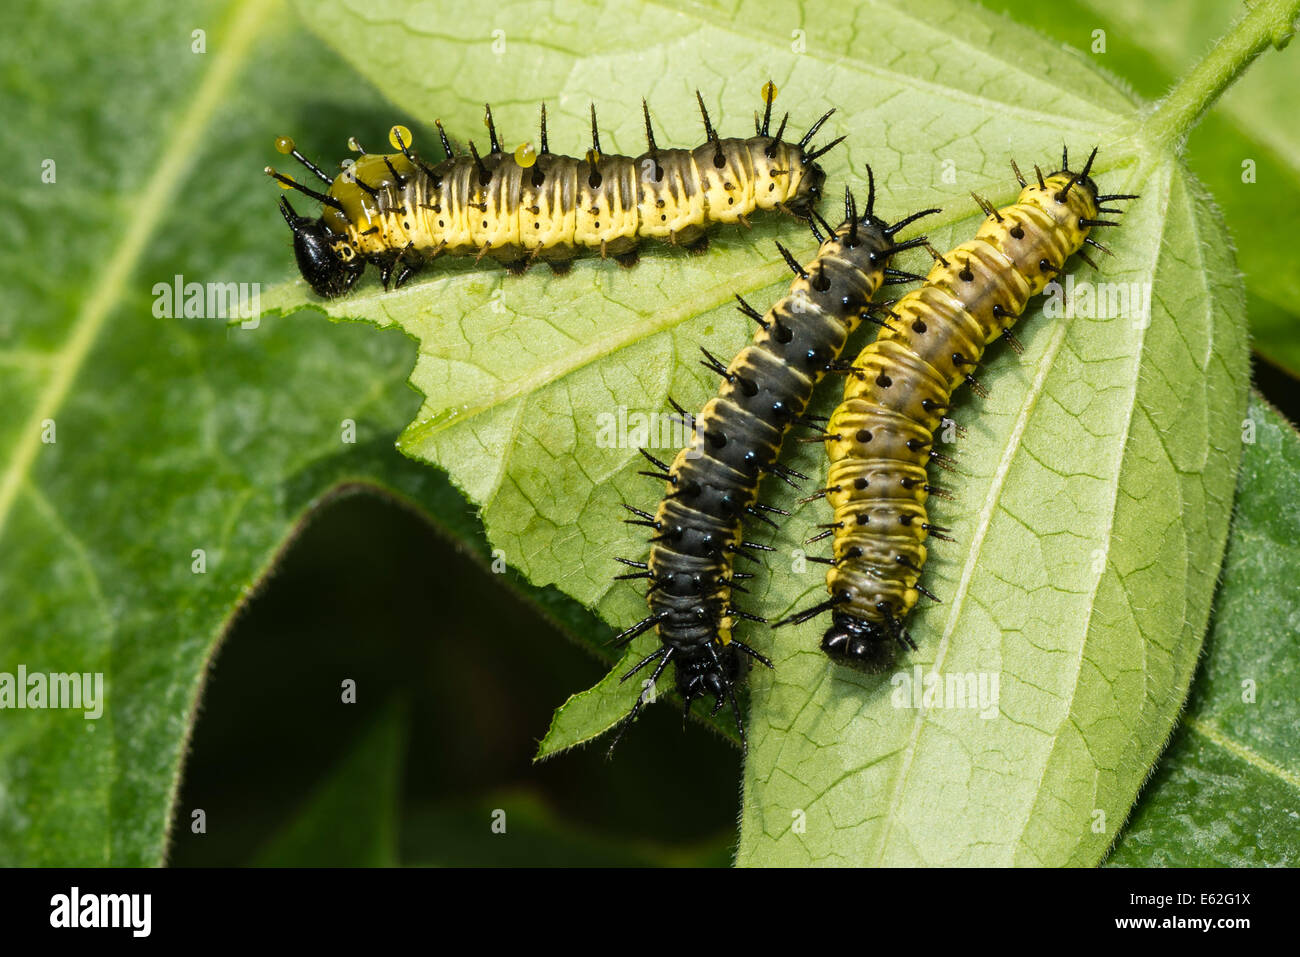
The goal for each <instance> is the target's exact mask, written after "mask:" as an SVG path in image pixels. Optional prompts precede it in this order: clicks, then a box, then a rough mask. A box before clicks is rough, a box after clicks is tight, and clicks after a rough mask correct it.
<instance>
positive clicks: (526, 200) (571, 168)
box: [266, 82, 843, 298]
mask: <svg viewBox="0 0 1300 957" xmlns="http://www.w3.org/2000/svg"><path fill="white" fill-rule="evenodd" d="M775 96H776V87H775V86H773V85H772V84H771V83H770V82H769V83H768V84H766V85H765V86H764V87H763V97H764V100H765V101H766V104H767V105H766V109H765V111H764V113H763V118H762V120H761V122H760V120H759V119H758V116H757V115H755V118H754V128H755V135H754V136H752V137H749V138H748V139H737V138H727V139H723V138H720V137H719V136H718V134H717V132H716V131H715V130H714V128H713V124H712V122H710V120H709V114H708V111H707V110H706V109H705V107H704V100H703V98H702V97H700V95H699V94H698V93H697V94H696V98H697V99H699V103H700V113H701V115H702V116H703V119H704V132H705V142H704V143H703V144H701V145H700V146H697V147H695V148H694V149H689V150H687V149H661V148H660V147H659V146H658V145H657V144H656V143H655V139H654V133H653V131H652V129H651V125H650V109H649V107H648V106H647V105H646V103H645V101H644V100H643V101H642V104H641V105H642V109H643V111H644V113H645V128H646V141H647V144H648V148H647V150H646V152H644V153H642V154H641V155H640V156H637V157H631V156H620V155H617V154H613V153H608V154H607V153H603V152H602V151H601V149H600V135H599V132H598V131H597V127H596V108H595V106H594V105H593V106H592V108H591V150H590V151H588V153H587V155H586V158H584V159H575V158H573V157H570V156H561V155H558V154H555V153H552V152H550V149H549V145H548V142H547V136H546V105H545V104H543V105H542V124H541V148H540V150H534V149H533V147H532V145H531V144H523V145H521V146H520V147H519V148H518V149H516V150H515V151H514V152H513V153H506V152H504V151H503V150H502V149H501V143H500V140H499V138H498V136H497V131H496V126H495V124H494V123H493V121H492V109H491V107H490V106H489V107H488V108H487V112H486V117H485V122H486V123H487V127H488V135H489V139H490V143H489V149H488V153H487V155H485V156H480V155H479V152H478V150H477V149H476V148H475V146H474V144H473V143H470V144H469V152H470V155H468V156H465V155H459V156H457V155H454V154H453V152H452V147H451V143H450V142H449V140H448V139H447V136H446V134H445V133H442V126H441V124H438V130H439V133H440V134H441V137H442V147H443V150H444V152H445V153H446V159H444V160H443V161H442V162H440V163H437V164H434V165H430V164H428V163H426V162H425V161H424V160H422V159H421V158H420V157H419V156H418V155H416V154H415V153H414V152H412V150H411V133H410V130H408V129H406V128H405V127H401V126H395V127H393V129H392V132H391V133H390V136H389V139H390V141H391V142H392V144H393V146H394V148H396V149H397V150H398V152H396V153H391V154H376V153H366V152H365V151H364V150H361V149H360V147H359V146H357V147H356V148H357V149H358V151H359V152H361V155H360V156H359V157H358V158H357V160H356V162H355V163H353V164H352V165H351V166H350V167H348V168H347V169H346V170H345V171H344V173H343V174H342V175H340V176H337V177H330V176H329V175H328V174H326V173H325V172H324V171H323V170H321V169H320V168H319V167H317V166H316V165H315V164H314V163H312V162H311V161H309V160H308V159H307V158H306V157H305V156H303V155H302V154H301V153H299V152H298V150H297V149H296V147H295V146H294V143H293V140H291V139H289V138H288V137H280V138H279V139H278V140H276V149H277V150H279V151H280V152H282V153H285V154H291V155H292V156H293V157H294V158H295V159H297V160H298V161H299V162H301V163H302V164H303V165H304V166H306V167H307V168H308V169H309V170H311V172H312V173H313V174H315V175H316V176H317V177H318V178H320V179H321V180H322V181H324V182H325V183H327V184H329V189H328V190H327V192H325V193H319V192H316V191H315V190H311V189H308V188H307V187H305V186H302V185H300V184H299V183H297V182H295V181H294V180H292V179H290V178H289V177H287V176H285V175H283V174H281V173H278V172H276V171H275V170H274V169H272V168H271V167H269V166H268V167H267V168H266V172H267V174H268V175H270V176H272V177H274V178H275V179H276V180H278V181H279V182H280V184H281V185H282V186H284V187H285V188H286V189H297V190H299V191H300V192H303V193H306V194H307V195H308V196H311V197H312V198H314V199H317V200H319V201H320V202H321V203H322V206H323V209H322V213H321V216H320V218H319V219H310V218H308V217H304V216H299V215H298V214H297V213H296V212H295V211H294V209H293V207H292V206H290V205H289V202H288V201H287V200H284V199H282V200H281V204H280V211H281V214H282V215H283V216H284V219H285V221H286V222H287V223H288V224H289V229H290V230H291V231H292V232H293V239H294V253H295V256H296V258H297V260H298V268H299V271H300V272H301V273H302V275H303V278H304V279H306V280H307V282H308V283H309V284H310V285H311V287H312V289H313V290H315V292H316V293H317V294H318V295H321V296H325V297H327V298H328V297H334V296H340V295H342V294H343V293H345V292H347V291H348V290H349V289H350V288H352V286H353V285H354V284H355V283H356V281H357V280H358V279H359V278H360V277H361V274H362V273H363V272H364V271H365V266H366V263H372V264H374V265H375V266H377V267H378V268H379V270H380V276H381V278H382V279H383V282H384V287H385V288H387V287H388V284H389V280H390V278H392V279H393V280H394V281H395V284H396V285H397V286H401V285H402V284H403V283H404V282H406V281H407V280H408V279H409V278H411V276H413V275H414V274H415V273H416V272H417V271H418V270H419V269H420V268H422V267H423V266H424V265H425V264H427V263H428V262H429V261H430V260H432V259H434V258H436V257H437V256H441V255H451V256H471V255H472V256H474V257H475V258H476V259H481V258H482V257H484V256H491V257H492V258H493V259H496V260H499V261H500V262H502V263H503V264H504V265H505V266H506V268H507V269H509V270H511V271H512V272H522V271H523V270H524V269H526V268H527V267H528V266H529V265H530V264H531V263H532V262H533V261H534V260H537V259H541V260H544V261H546V262H548V263H549V264H550V265H551V267H552V269H554V270H555V271H556V272H563V271H564V270H566V269H567V268H568V263H569V261H570V260H572V259H573V258H574V257H576V256H577V255H578V254H579V253H580V252H581V251H583V250H599V251H600V255H601V257H602V258H603V257H606V256H613V257H614V258H615V259H616V260H618V261H619V262H620V263H621V264H623V265H627V266H630V265H632V264H634V263H635V262H636V258H637V247H638V246H639V245H640V243H641V241H642V240H643V239H658V240H666V241H667V242H670V243H673V244H684V245H693V246H696V247H700V246H702V244H703V243H706V242H707V239H708V237H707V235H706V231H707V230H708V229H709V227H710V226H712V225H713V224H715V223H743V224H745V225H748V224H749V221H748V219H747V217H748V216H749V215H750V214H751V213H753V212H755V211H764V210H783V211H785V212H788V213H792V214H794V215H796V216H799V217H801V218H806V217H807V216H808V214H809V213H810V211H811V210H812V209H813V208H814V206H815V205H816V203H817V201H818V199H819V197H820V195H821V189H822V184H823V182H824V181H825V178H826V174H825V173H824V172H823V171H822V168H821V167H820V166H819V165H817V162H816V160H817V159H818V157H820V156H821V155H822V154H824V153H825V152H826V151H827V150H829V149H831V148H832V147H833V146H835V145H836V144H837V143H839V142H840V140H842V139H843V137H840V138H839V139H837V140H834V141H833V142H831V143H829V144H827V145H826V146H823V147H821V148H820V149H816V148H813V147H812V146H810V144H811V142H812V138H813V137H814V136H815V135H816V134H817V131H818V130H819V129H821V126H822V124H823V123H825V122H826V119H827V117H829V116H830V115H831V113H833V112H834V111H833V110H830V111H828V112H827V113H825V114H824V115H823V116H822V117H821V118H820V119H818V120H817V122H816V123H814V124H813V125H812V126H811V127H809V129H808V132H806V133H805V134H804V135H803V138H802V139H800V140H798V141H797V142H789V141H787V140H784V139H783V138H782V136H783V134H784V133H785V127H786V121H787V120H788V119H789V114H786V117H785V118H784V119H782V120H781V124H780V126H779V127H778V128H777V130H776V133H775V134H774V135H769V132H768V130H769V125H770V122H771V117H772V100H773V98H774V97H775ZM353 144H354V145H356V144H355V140H354V141H353Z"/></svg>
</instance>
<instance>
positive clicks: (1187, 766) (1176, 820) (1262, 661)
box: [1107, 396, 1300, 867]
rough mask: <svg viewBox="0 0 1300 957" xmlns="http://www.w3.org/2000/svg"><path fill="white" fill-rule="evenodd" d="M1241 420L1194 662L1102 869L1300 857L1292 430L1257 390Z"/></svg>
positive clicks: (1297, 478)
mask: <svg viewBox="0 0 1300 957" xmlns="http://www.w3.org/2000/svg"><path fill="white" fill-rule="evenodd" d="M1245 427H1246V428H1247V430H1248V432H1247V442H1246V446H1245V454H1244V456H1243V458H1242V468H1241V477H1240V479H1239V483H1238V493H1237V506H1236V514H1235V518H1234V520H1233V523H1232V532H1231V534H1230V536H1229V539H1228V551H1227V555H1226V557H1225V558H1224V564H1223V581H1222V583H1221V584H1220V586H1219V592H1218V596H1217V598H1216V601H1215V612H1214V626H1213V627H1212V628H1211V630H1210V634H1209V636H1208V637H1207V638H1206V642H1205V658H1204V661H1203V663H1202V665H1201V670H1200V673H1199V676H1198V678H1197V681H1196V683H1195V684H1194V685H1193V686H1192V693H1191V696H1190V698H1189V699H1188V702H1187V710H1186V711H1185V713H1184V714H1183V716H1182V719H1181V722H1180V724H1179V728H1178V730H1177V732H1176V733H1175V735H1174V738H1173V741H1172V742H1171V743H1170V745H1169V749H1168V751H1166V753H1165V755H1164V757H1163V758H1162V759H1161V761H1160V764H1159V765H1158V766H1157V768H1156V772H1155V775H1154V777H1153V778H1152V780H1151V781H1150V782H1149V783H1148V784H1147V786H1146V789H1145V791H1144V792H1143V795H1142V799H1141V800H1140V801H1139V802H1138V806H1137V808H1136V810H1135V812H1134V815H1133V818H1132V819H1131V820H1130V821H1129V823H1128V825H1127V826H1126V827H1125V829H1124V831H1123V832H1122V833H1121V835H1120V840H1119V843H1118V844H1117V846H1116V848H1115V850H1114V852H1113V853H1112V854H1111V855H1110V857H1109V858H1108V859H1107V863H1108V864H1111V865H1115V866H1122V867H1166V866H1171V865H1176V866H1180V867H1188V866H1195V867H1225V866H1260V865H1267V866H1290V867H1294V866H1296V865H1297V864H1300V829H1298V828H1297V827H1296V820H1297V819H1298V818H1300V756H1297V754H1296V749H1295V742H1296V740H1297V739H1300V670H1297V667H1296V656H1295V636H1296V635H1297V634H1300V606H1297V604H1296V600H1295V583H1296V581H1297V580H1300V545H1298V544H1297V538H1296V530H1297V529H1300V503H1297V501H1296V497H1295V490H1296V488H1298V487H1300V435H1297V434H1296V432H1295V429H1294V428H1293V427H1292V426H1291V425H1290V424H1289V423H1288V422H1287V421H1286V420H1285V419H1283V418H1282V416H1280V415H1279V414H1278V413H1277V412H1276V411H1275V410H1274V409H1272V408H1271V407H1269V406H1268V405H1266V404H1265V403H1264V402H1263V401H1262V400H1260V399H1259V398H1258V397H1257V396H1253V397H1252V401H1251V404H1250V411H1249V415H1248V418H1247V424H1246V426H1245Z"/></svg>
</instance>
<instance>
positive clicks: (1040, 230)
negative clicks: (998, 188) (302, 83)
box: [774, 149, 1136, 672]
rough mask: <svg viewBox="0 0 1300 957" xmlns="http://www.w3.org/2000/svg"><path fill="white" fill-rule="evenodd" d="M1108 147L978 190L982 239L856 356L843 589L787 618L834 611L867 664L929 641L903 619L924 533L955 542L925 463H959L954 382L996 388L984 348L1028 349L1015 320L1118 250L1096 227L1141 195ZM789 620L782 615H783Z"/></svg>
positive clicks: (833, 585) (827, 646)
mask: <svg viewBox="0 0 1300 957" xmlns="http://www.w3.org/2000/svg"><path fill="white" fill-rule="evenodd" d="M1096 155H1097V151H1096V150H1095V149H1094V150H1093V151H1092V154H1091V155H1090V156H1089V157H1088V162H1087V163H1086V164H1085V165H1084V167H1083V169H1082V170H1081V171H1079V172H1071V170H1070V168H1069V162H1068V155H1067V154H1064V153H1063V154H1062V156H1061V169H1060V170H1058V171H1057V172H1055V173H1053V174H1052V175H1051V176H1048V177H1044V176H1043V174H1042V171H1041V170H1039V169H1038V168H1037V167H1035V169H1034V171H1035V174H1036V182H1034V183H1033V184H1027V183H1026V182H1025V179H1024V177H1023V176H1021V175H1020V170H1019V169H1018V168H1017V167H1016V165H1015V163H1012V164H1011V165H1012V169H1014V170H1015V173H1016V178H1017V179H1018V180H1019V182H1020V185H1021V187H1022V190H1021V192H1020V196H1019V197H1018V198H1017V200H1016V202H1015V203H1014V204H1012V205H1010V206H1006V207H1003V208H1002V209H994V208H993V206H992V205H990V204H989V203H988V202H987V201H986V200H983V199H980V198H979V197H978V196H976V197H975V200H976V202H977V203H979V205H980V207H981V208H982V209H983V210H984V212H985V213H986V214H987V215H988V218H987V219H986V220H985V221H984V222H983V223H982V224H981V225H980V227H979V230H978V232H977V233H976V234H975V238H974V239H973V240H970V241H967V242H964V243H962V244H961V245H959V246H957V247H956V248H955V249H953V250H952V251H951V252H948V253H945V254H944V255H942V256H940V255H939V254H938V253H937V252H934V251H933V250H931V252H932V254H933V255H934V257H935V265H934V267H933V268H932V269H931V270H930V273H929V275H928V276H927V277H926V279H925V282H924V283H923V284H922V285H921V286H919V287H917V288H916V289H914V290H912V291H911V292H909V293H908V294H907V295H905V296H903V297H902V298H901V299H899V300H898V302H896V303H895V304H894V305H893V306H892V307H891V308H890V310H889V312H888V314H887V316H886V322H885V324H884V325H883V326H882V328H881V330H880V333H879V335H878V336H877V338H876V341H875V342H873V343H871V344H870V345H868V346H867V347H866V348H865V349H863V350H862V352H861V353H860V354H859V355H858V357H857V358H856V359H855V360H854V362H853V370H852V374H851V376H850V378H849V379H848V380H847V383H846V385H845V389H844V401H843V403H842V404H841V405H840V406H839V408H837V409H836V410H835V413H834V414H833V415H832V416H831V418H830V422H829V423H828V425H827V434H826V437H825V441H826V451H827V454H828V456H829V458H830V468H829V470H828V472H827V477H826V488H824V489H822V490H821V491H820V492H818V493H817V494H816V495H814V496H811V498H810V499H809V500H811V499H812V498H821V497H824V498H825V499H826V500H827V501H828V502H829V503H830V504H831V507H832V508H833V509H834V513H835V514H834V519H833V521H831V522H830V523H829V524H828V525H826V526H823V528H824V529H825V531H824V532H822V533H821V534H820V535H817V536H814V538H812V539H809V541H810V542H811V541H816V540H818V539H821V538H825V537H828V536H833V538H834V554H833V558H832V559H831V560H830V562H829V564H830V568H829V569H828V570H827V573H826V587H827V590H828V591H829V593H830V597H829V598H828V599H827V600H825V601H823V602H821V603H820V604H817V605H814V606H813V607H812V608H808V609H806V610H804V611H802V612H799V613H797V614H795V615H792V616H791V617H789V618H787V619H785V620H784V621H781V622H778V623H777V626H779V625H784V624H790V623H798V622H802V621H807V620H808V619H809V618H812V617H814V616H816V615H819V614H821V613H822V612H824V611H830V612H832V616H831V626H830V628H829V629H828V630H827V631H826V634H825V636H824V637H823V638H822V642H821V647H822V650H823V651H824V652H826V654H828V655H829V656H830V657H831V658H832V659H833V660H835V661H838V662H840V663H842V664H845V665H848V666H850V667H853V668H857V669H859V670H862V671H867V672H879V671H881V670H884V669H885V668H888V667H889V666H890V665H891V664H892V663H893V658H894V651H895V648H896V646H899V645H901V646H904V647H911V648H913V649H915V648H916V644H915V642H914V641H913V640H912V638H911V636H910V635H909V634H908V632H907V630H906V628H905V627H904V624H903V621H904V619H905V618H906V617H907V615H908V614H909V613H910V612H911V610H912V609H913V607H915V605H916V603H917V601H918V599H919V597H920V596H921V595H925V596H927V597H929V598H931V599H934V600H936V601H937V600H938V599H937V598H936V597H935V596H934V595H932V594H931V593H930V592H929V591H928V590H927V589H926V588H925V587H923V586H922V585H921V584H920V583H919V582H920V577H921V571H922V569H923V568H924V566H925V560H926V549H925V545H924V542H925V540H926V538H927V537H929V536H933V537H935V538H939V539H941V540H945V541H952V539H951V538H948V537H947V534H946V533H947V532H948V531H949V530H948V529H946V528H942V527H940V526H937V525H932V524H930V522H929V520H928V516H927V513H926V509H925V502H926V499H927V497H928V496H930V495H936V496H941V497H948V493H947V492H946V491H945V490H944V489H942V488H940V487H937V486H934V485H931V484H929V479H928V476H927V472H926V466H927V465H928V464H929V462H931V461H933V462H935V464H936V465H939V466H940V467H943V468H951V467H952V460H951V459H949V458H948V457H946V456H944V455H943V454H942V453H940V452H938V451H936V450H935V448H934V432H935V429H936V428H937V427H938V426H939V425H940V423H941V422H942V420H943V416H944V414H945V413H946V412H947V411H948V409H949V405H950V403H951V396H952V392H953V390H954V389H955V388H957V387H958V386H960V385H961V384H962V383H964V382H965V383H969V384H970V385H971V388H972V389H973V390H975V391H976V393H977V394H985V393H984V390H983V388H982V387H981V386H980V384H979V382H978V381H977V380H976V379H975V378H974V376H973V374H972V373H973V370H974V369H975V367H976V365H977V364H978V363H979V361H980V358H981V357H982V356H983V354H984V349H985V347H986V346H987V345H988V344H990V343H991V342H993V340H994V339H997V338H999V337H1001V338H1004V339H1006V340H1007V341H1008V342H1009V343H1010V344H1011V346H1012V347H1013V348H1014V349H1015V350H1016V351H1020V344H1019V342H1018V341H1017V340H1016V339H1015V337H1014V336H1013V335H1012V334H1011V327H1012V326H1013V325H1014V324H1015V322H1016V319H1017V318H1018V317H1019V316H1020V314H1021V313H1022V312H1024V310H1025V306H1026V305H1027V304H1028V302H1029V300H1030V299H1031V298H1032V297H1034V296H1036V295H1037V294H1038V293H1040V292H1042V290H1043V288H1044V287H1045V286H1046V285H1047V283H1048V282H1049V281H1050V280H1051V279H1052V277H1054V276H1055V275H1057V274H1058V273H1059V272H1061V270H1062V269H1063V268H1064V266H1065V261H1066V260H1067V259H1068V258H1069V257H1070V256H1071V255H1073V254H1074V253H1076V252H1077V253H1079V254H1080V256H1082V257H1083V258H1084V259H1085V260H1086V261H1087V262H1088V263H1089V265H1092V266H1093V268H1096V265H1095V263H1093V262H1092V260H1091V259H1088V257H1087V256H1086V254H1084V253H1083V252H1082V249H1083V246H1084V245H1085V244H1088V245H1091V246H1095V247H1097V248H1098V249H1101V250H1103V251H1104V252H1107V253H1109V250H1107V249H1106V248H1105V247H1104V246H1102V245H1101V244H1100V243H1097V242H1096V241H1095V240H1093V239H1090V238H1089V235H1088V234H1089V233H1090V232H1091V231H1092V229H1093V228H1094V227H1099V226H1115V225H1117V224H1116V223H1115V222H1114V221H1112V220H1106V219H1102V218H1100V217H1101V216H1103V215H1114V214H1116V213H1118V212H1119V210H1117V209H1107V208H1105V206H1104V204H1105V203H1106V202H1109V201H1112V200H1119V199H1133V198H1136V197H1134V196H1131V195H1121V194H1111V195H1098V189H1097V184H1096V183H1094V182H1093V180H1092V179H1091V177H1090V176H1089V175H1088V174H1089V172H1090V171H1091V170H1092V163H1093V160H1094V159H1095V158H1096ZM774 627H776V626H774Z"/></svg>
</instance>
